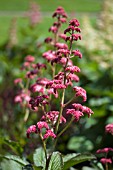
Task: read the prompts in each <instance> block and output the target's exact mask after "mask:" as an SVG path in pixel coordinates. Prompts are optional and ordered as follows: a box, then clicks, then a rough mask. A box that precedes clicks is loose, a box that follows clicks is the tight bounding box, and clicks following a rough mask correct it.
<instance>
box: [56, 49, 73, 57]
mask: <svg viewBox="0 0 113 170" xmlns="http://www.w3.org/2000/svg"><path fill="white" fill-rule="evenodd" d="M57 54H58V55H59V54H64V56H67V54H70V51H69V50H67V49H59V50H58V51H57Z"/></svg>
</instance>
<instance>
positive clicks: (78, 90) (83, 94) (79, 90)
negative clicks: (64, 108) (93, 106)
mask: <svg viewBox="0 0 113 170" xmlns="http://www.w3.org/2000/svg"><path fill="white" fill-rule="evenodd" d="M73 90H74V91H76V96H81V97H82V98H83V101H84V102H85V101H86V100H87V96H86V91H85V90H84V89H83V88H82V87H78V86H75V87H74V88H73Z"/></svg>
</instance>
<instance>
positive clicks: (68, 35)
mask: <svg viewBox="0 0 113 170" xmlns="http://www.w3.org/2000/svg"><path fill="white" fill-rule="evenodd" d="M53 18H55V19H56V20H57V21H55V22H54V23H53V25H52V26H51V27H50V28H49V31H50V32H52V33H53V34H52V35H53V36H54V38H51V37H47V38H46V39H45V42H46V43H48V44H49V48H50V47H51V46H52V48H51V49H49V50H48V51H46V52H44V53H43V54H42V57H43V58H44V59H45V63H46V64H40V63H37V64H35V63H34V61H35V59H34V58H33V56H27V57H26V58H25V62H24V65H23V67H22V69H24V70H26V71H27V73H26V76H25V78H26V79H27V80H31V81H32V80H33V84H32V83H30V84H29V91H30V100H29V105H30V108H31V109H32V110H35V111H38V112H40V110H41V113H43V114H42V116H41V119H40V120H39V122H37V124H36V125H32V126H30V127H29V128H28V130H27V137H30V134H31V133H36V134H38V135H39V136H40V138H41V140H42V143H43V146H44V147H46V143H47V140H45V139H48V138H49V137H52V138H53V139H55V141H57V139H58V138H59V136H60V135H61V134H62V133H63V132H64V131H65V130H66V129H67V128H69V126H70V124H71V123H72V122H73V121H75V122H77V121H79V119H80V118H81V117H83V116H84V115H85V114H87V115H88V117H90V116H91V115H92V114H93V111H92V110H91V109H90V108H88V107H87V106H84V105H82V104H80V103H78V101H79V99H78V98H79V97H82V99H83V100H82V103H83V102H85V101H86V100H87V94H86V90H85V89H83V88H82V87H79V86H75V83H76V82H79V76H78V74H79V73H80V71H81V70H80V68H79V67H78V66H76V65H74V63H73V61H72V58H73V57H76V56H78V57H79V58H80V59H81V58H82V54H81V52H80V51H79V50H78V49H73V48H72V46H73V43H74V42H76V41H78V40H81V34H80V33H81V29H80V28H79V26H80V23H79V21H78V20H77V19H72V20H71V21H70V22H69V26H68V28H66V29H65V30H64V33H63V34H62V33H60V31H59V29H60V28H61V26H62V24H63V23H65V22H66V19H67V14H66V13H65V11H64V9H63V8H62V7H58V8H57V9H56V11H55V12H54V14H53ZM60 40H61V41H60ZM48 66H49V67H48ZM46 68H47V70H50V69H51V70H50V72H51V76H49V78H45V77H42V74H40V73H41V70H42V69H46ZM15 82H16V83H22V81H21V80H20V79H18V80H16V81H15ZM68 87H69V88H71V90H72V92H73V91H74V94H73V96H71V97H72V98H70V100H69V101H66V100H65V93H66V91H67V89H68ZM31 96H32V97H31ZM54 97H55V98H58V101H59V102H58V104H59V106H58V107H57V108H58V109H56V108H55V106H54V100H53V98H54ZM75 100H76V101H77V103H73V101H75ZM53 106H54V109H53ZM68 115H69V118H67V117H68ZM70 115H71V116H70ZM70 117H71V118H70ZM68 121H69V122H68ZM62 124H64V126H61V125H62ZM59 126H61V127H63V129H62V128H61V131H60V130H59V129H60V128H59ZM42 129H45V131H44V130H42ZM59 131H60V132H59ZM55 144H56V142H55ZM45 150H46V149H45Z"/></svg>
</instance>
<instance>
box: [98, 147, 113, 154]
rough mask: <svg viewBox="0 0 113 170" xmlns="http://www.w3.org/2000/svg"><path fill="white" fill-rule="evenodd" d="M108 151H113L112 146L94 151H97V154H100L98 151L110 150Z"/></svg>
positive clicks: (106, 151)
mask: <svg viewBox="0 0 113 170" xmlns="http://www.w3.org/2000/svg"><path fill="white" fill-rule="evenodd" d="M110 151H112V152H113V148H103V149H98V150H97V152H96V153H97V154H100V153H108V152H110Z"/></svg>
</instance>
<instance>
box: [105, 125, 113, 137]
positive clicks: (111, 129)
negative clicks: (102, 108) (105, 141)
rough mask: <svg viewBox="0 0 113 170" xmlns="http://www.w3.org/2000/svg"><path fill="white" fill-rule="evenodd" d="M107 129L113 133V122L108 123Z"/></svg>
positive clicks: (107, 131)
mask: <svg viewBox="0 0 113 170" xmlns="http://www.w3.org/2000/svg"><path fill="white" fill-rule="evenodd" d="M105 131H106V133H111V134H112V135H113V123H111V124H108V125H106V127H105Z"/></svg>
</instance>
